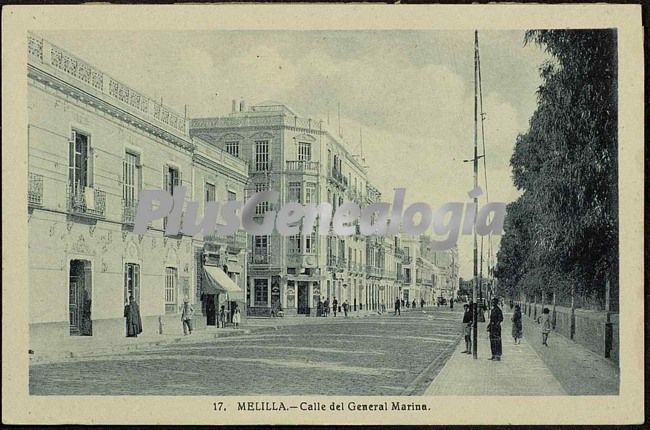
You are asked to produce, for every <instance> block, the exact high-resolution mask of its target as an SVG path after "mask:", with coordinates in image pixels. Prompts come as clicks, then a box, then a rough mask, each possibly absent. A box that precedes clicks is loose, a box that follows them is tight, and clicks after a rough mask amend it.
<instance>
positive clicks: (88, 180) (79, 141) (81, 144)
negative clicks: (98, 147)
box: [68, 131, 93, 194]
mask: <svg viewBox="0 0 650 430" xmlns="http://www.w3.org/2000/svg"><path fill="white" fill-rule="evenodd" d="M69 162H70V165H69V167H68V169H69V172H68V173H69V178H68V179H69V181H70V186H71V188H72V191H73V193H74V194H79V193H83V192H84V191H85V188H86V187H92V185H93V172H92V169H93V151H92V148H91V147H90V136H89V135H87V134H84V133H81V132H79V131H73V132H72V139H71V140H70V145H69Z"/></svg>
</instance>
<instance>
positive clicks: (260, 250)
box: [253, 236, 269, 264]
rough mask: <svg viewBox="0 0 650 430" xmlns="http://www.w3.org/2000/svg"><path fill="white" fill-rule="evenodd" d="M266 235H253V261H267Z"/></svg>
mask: <svg viewBox="0 0 650 430" xmlns="http://www.w3.org/2000/svg"><path fill="white" fill-rule="evenodd" d="M268 246H269V237H268V236H253V263H258V264H265V263H268V252H269V248H268Z"/></svg>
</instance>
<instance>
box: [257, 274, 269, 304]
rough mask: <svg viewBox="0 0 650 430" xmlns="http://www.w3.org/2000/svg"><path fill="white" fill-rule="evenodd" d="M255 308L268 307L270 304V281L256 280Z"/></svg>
mask: <svg viewBox="0 0 650 430" xmlns="http://www.w3.org/2000/svg"><path fill="white" fill-rule="evenodd" d="M254 288H255V293H254V299H255V302H254V305H255V306H268V304H269V280H268V279H255V285H254Z"/></svg>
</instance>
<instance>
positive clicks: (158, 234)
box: [27, 34, 247, 347]
mask: <svg viewBox="0 0 650 430" xmlns="http://www.w3.org/2000/svg"><path fill="white" fill-rule="evenodd" d="M27 74H28V125H27V127H28V143H27V145H28V172H29V173H28V175H29V182H28V184H29V185H28V205H29V210H28V240H29V298H30V299H29V303H30V304H29V315H30V343H31V344H32V347H37V346H38V345H41V344H44V343H52V342H54V343H56V342H58V341H61V340H63V339H64V338H69V337H71V336H96V337H112V336H124V334H125V326H124V318H123V313H124V305H125V302H126V301H127V300H128V297H129V296H131V295H132V296H133V297H134V298H135V300H136V301H137V302H138V303H139V305H140V312H141V314H142V319H143V327H144V330H145V331H147V332H149V333H151V332H158V330H159V324H160V323H162V324H163V326H165V327H166V329H168V330H176V329H178V330H180V325H179V323H178V312H179V307H180V304H181V303H182V301H183V299H184V298H185V297H187V298H189V299H190V300H191V301H192V302H196V300H197V299H198V297H199V295H198V291H199V290H198V288H199V286H200V284H201V282H200V279H199V278H198V275H199V274H200V270H198V265H197V260H198V259H199V254H200V253H201V254H202V253H203V246H204V241H203V238H200V237H199V238H192V237H189V236H185V235H177V236H173V237H168V236H165V235H164V234H163V230H164V223H165V220H155V221H153V222H152V223H151V224H150V226H149V228H148V229H147V231H146V233H145V234H142V235H137V234H134V233H133V223H134V217H135V212H136V208H137V203H138V196H139V193H140V191H141V190H142V189H161V188H163V189H166V190H169V191H170V192H171V190H173V188H174V187H175V186H179V185H183V186H185V187H187V189H188V190H189V195H188V196H186V198H187V199H192V200H195V197H196V196H195V195H194V194H195V193H196V194H198V193H199V192H201V193H203V192H204V191H203V185H204V182H206V181H207V177H208V176H210V177H213V178H214V179H215V181H214V182H215V183H214V185H215V186H217V187H219V188H224V187H223V185H222V181H224V180H225V181H227V183H228V184H229V185H228V187H230V188H232V190H233V191H235V192H240V193H241V192H242V190H243V184H245V182H246V179H245V177H246V174H247V167H246V165H245V163H242V162H241V161H240V160H237V159H235V158H234V157H231V156H230V155H228V154H225V153H223V151H220V150H218V149H217V148H210V147H209V145H206V144H204V143H201V144H200V145H196V144H195V143H194V142H193V140H192V139H191V138H190V135H189V128H188V125H189V121H188V120H187V118H186V117H185V116H184V115H180V114H178V113H175V112H174V111H173V110H171V109H169V108H168V107H166V106H164V105H162V104H161V103H159V102H158V101H155V100H153V99H151V98H149V97H147V96H146V95H144V94H141V93H140V92H138V91H137V90H135V89H133V88H130V87H129V86H127V85H125V84H123V83H122V82H119V81H118V80H116V79H114V78H112V77H111V76H109V75H107V74H106V73H104V72H102V71H101V70H98V69H97V68H95V67H93V66H92V65H90V64H88V63H86V62H84V61H83V60H81V59H80V58H77V57H75V56H74V55H72V54H70V53H69V52H67V51H65V50H64V49H62V48H60V47H58V46H55V45H53V44H52V43H50V42H49V41H47V40H45V39H43V38H42V37H40V36H38V35H36V34H30V35H29V36H28V70H27ZM197 148H199V149H197ZM195 165H196V168H195ZM224 172H226V173H224ZM228 172H229V173H228ZM201 175H204V176H205V178H203V177H202V176H201ZM224 175H225V176H224ZM227 175H230V176H227ZM226 177H227V179H224V178H226ZM204 179H205V180H204ZM206 183H207V182H206ZM197 185H199V186H197ZM228 187H227V189H228V190H229V189H230V188H228ZM222 192H223V193H224V194H225V193H226V188H224V189H223V190H222ZM207 242H208V241H206V242H205V243H207ZM226 249H227V250H228V249H232V250H233V254H234V255H236V256H238V258H239V260H238V262H237V264H238V265H239V267H241V266H243V258H244V257H243V253H242V252H241V248H235V247H228V246H226ZM222 254H223V253H222ZM231 260H232V258H230V257H226V258H225V259H224V260H223V261H228V263H227V264H225V265H227V266H228V267H231V266H232V267H234V266H235V265H234V264H231ZM236 271H239V272H241V269H239V268H238V269H237V270H236ZM234 272H235V271H233V272H231V273H234ZM159 318H160V319H159ZM199 320H201V319H200V318H199Z"/></svg>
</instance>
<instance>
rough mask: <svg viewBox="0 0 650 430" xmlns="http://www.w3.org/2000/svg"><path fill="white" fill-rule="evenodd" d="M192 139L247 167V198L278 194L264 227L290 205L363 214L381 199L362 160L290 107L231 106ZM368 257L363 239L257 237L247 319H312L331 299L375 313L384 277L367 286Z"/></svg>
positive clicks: (194, 128) (195, 128)
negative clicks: (360, 209) (345, 207)
mask: <svg viewBox="0 0 650 430" xmlns="http://www.w3.org/2000/svg"><path fill="white" fill-rule="evenodd" d="M190 133H191V135H192V136H196V137H199V138H201V139H203V140H205V141H207V142H209V143H211V144H212V145H215V146H217V147H218V148H221V149H223V150H225V151H227V152H229V153H231V154H233V155H235V156H237V157H239V158H241V159H242V160H244V161H246V162H248V163H249V184H248V187H247V194H248V195H249V196H250V195H252V194H254V193H256V192H259V191H263V190H276V191H278V192H279V193H280V198H279V201H278V203H277V204H276V205H271V204H270V203H261V204H259V205H258V207H257V208H256V215H257V216H259V218H260V219H261V218H262V217H263V216H264V213H265V212H266V211H268V210H271V209H278V208H279V207H281V206H283V205H284V204H286V203H288V202H299V203H320V202H329V203H331V205H332V207H333V209H334V210H336V208H338V207H339V206H340V205H342V204H343V203H344V202H347V201H354V202H357V203H358V204H359V205H360V206H361V205H363V204H365V203H367V202H368V201H370V200H372V199H376V198H378V197H379V193H378V191H377V190H376V189H375V188H374V187H373V186H372V185H371V184H370V183H369V181H368V178H367V167H366V166H365V165H364V163H363V160H362V159H361V157H360V156H358V155H355V154H352V153H351V152H350V150H349V149H348V146H347V145H346V144H345V142H344V141H343V140H342V139H341V138H340V137H339V136H338V135H337V134H336V133H333V132H331V131H328V130H327V127H326V126H325V125H324V124H323V123H322V122H321V121H316V120H312V119H306V118H302V117H300V116H299V115H298V114H296V113H295V112H294V111H293V110H292V109H291V108H289V107H287V106H285V105H282V104H278V103H262V104H258V105H255V106H251V107H249V108H247V107H246V105H245V103H244V102H243V101H242V102H240V103H237V102H236V101H233V107H232V112H231V113H230V114H229V115H228V116H225V117H214V118H200V119H193V120H192V121H191V126H190ZM369 199H370V200H369ZM366 252H367V246H366V238H365V237H363V236H361V235H358V234H356V235H352V236H348V237H338V236H335V235H333V234H329V235H326V236H320V235H318V234H316V232H313V233H312V234H305V235H295V236H289V237H284V236H281V235H279V234H277V233H274V234H271V235H264V236H252V237H251V238H250V246H249V259H248V270H247V275H248V288H247V293H246V294H247V301H246V302H247V304H248V306H247V309H248V312H249V313H250V314H252V315H270V314H271V312H272V311H274V310H278V309H280V308H282V309H283V311H284V313H285V315H292V314H303V315H314V314H316V313H317V309H318V303H319V301H321V302H324V301H325V299H329V300H330V302H331V301H332V300H333V299H334V297H336V299H337V300H338V302H339V303H340V304H342V303H343V302H344V301H347V302H348V303H349V304H350V306H351V308H352V309H353V310H356V309H362V308H368V306H369V305H370V306H371V307H374V308H375V309H376V308H377V305H378V303H379V288H380V282H379V281H380V279H381V277H376V278H374V281H373V282H369V281H368V279H369V278H368V275H369V274H371V273H369V272H368V271H369V270H373V269H372V268H371V269H369V267H373V264H376V263H374V262H373V263H371V262H369V260H367V255H366ZM373 261H374V260H373ZM382 261H383V260H382Z"/></svg>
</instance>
